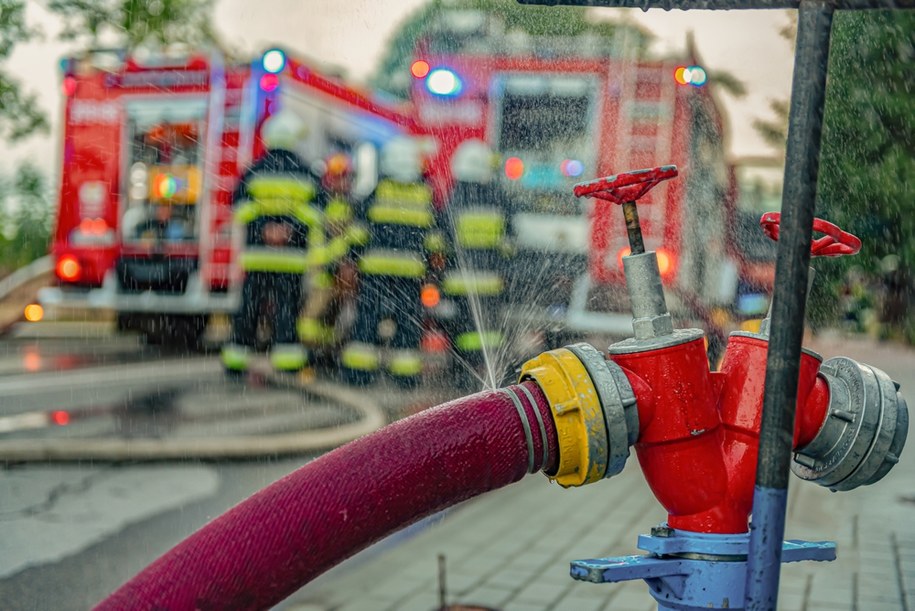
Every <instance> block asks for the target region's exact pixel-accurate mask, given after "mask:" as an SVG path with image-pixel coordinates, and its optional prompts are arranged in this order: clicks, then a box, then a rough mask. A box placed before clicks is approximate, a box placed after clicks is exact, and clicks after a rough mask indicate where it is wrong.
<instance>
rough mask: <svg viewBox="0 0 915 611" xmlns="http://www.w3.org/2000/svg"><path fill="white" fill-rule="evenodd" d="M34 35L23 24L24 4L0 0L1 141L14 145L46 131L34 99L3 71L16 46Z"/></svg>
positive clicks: (34, 34) (31, 29)
mask: <svg viewBox="0 0 915 611" xmlns="http://www.w3.org/2000/svg"><path fill="white" fill-rule="evenodd" d="M37 34H38V31H37V30H35V29H34V28H31V27H29V26H28V25H27V24H26V23H25V3H24V2H22V1H21V0H0V140H9V141H15V140H19V139H21V138H24V137H25V136H27V135H29V134H31V133H33V132H35V131H36V130H42V131H46V130H47V128H48V123H47V120H46V119H45V117H44V114H43V113H42V112H41V110H40V109H39V106H38V101H37V99H36V98H35V95H34V94H32V93H27V92H24V91H23V89H22V84H21V83H20V82H19V81H18V80H16V79H14V78H13V77H11V76H10V75H9V74H8V73H7V71H6V70H4V69H3V64H4V63H5V62H6V60H7V59H9V57H10V55H12V53H13V49H14V48H15V47H16V45H17V44H18V43H21V42H27V41H29V40H31V39H32V38H34V37H35V36H36V35H37Z"/></svg>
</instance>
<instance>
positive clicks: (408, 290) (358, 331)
mask: <svg viewBox="0 0 915 611" xmlns="http://www.w3.org/2000/svg"><path fill="white" fill-rule="evenodd" d="M421 288H422V279H421V278H405V277H401V276H387V275H372V274H363V275H362V277H361V278H360V286H359V297H358V300H357V304H356V321H355V323H354V325H353V331H352V335H351V339H350V341H349V342H348V343H347V345H346V346H345V347H344V349H343V354H342V356H341V361H342V363H341V364H342V365H343V369H344V372H347V373H348V375H349V377H350V378H351V379H352V380H353V381H357V380H358V381H370V380H371V379H372V378H374V374H375V373H376V372H377V371H378V370H379V369H380V368H381V365H382V358H381V357H382V354H381V349H380V348H381V345H382V343H383V342H384V340H385V339H386V338H383V337H382V334H381V332H380V328H379V327H380V325H381V322H382V321H383V320H386V319H389V320H391V321H393V323H394V325H395V328H394V334H393V336H391V338H390V347H391V351H390V355H389V358H388V359H387V362H386V363H385V365H386V368H387V370H388V372H389V373H390V374H391V375H393V376H394V377H395V379H400V380H403V381H405V382H408V383H409V382H413V381H415V380H416V379H417V378H418V376H419V374H420V372H421V370H422V360H421V357H420V354H419V343H420V339H421V338H422V304H421V303H420V290H421ZM353 374H358V375H353Z"/></svg>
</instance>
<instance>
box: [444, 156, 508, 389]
mask: <svg viewBox="0 0 915 611" xmlns="http://www.w3.org/2000/svg"><path fill="white" fill-rule="evenodd" d="M494 161H495V155H494V154H493V151H492V149H490V147H489V146H488V145H487V144H486V143H485V142H483V141H482V140H475V139H471V140H467V141H465V142H463V143H462V144H461V145H460V146H459V147H458V148H457V150H456V151H455V152H454V155H453V156H452V158H451V174H452V177H453V178H454V180H455V185H454V189H453V191H452V192H451V197H450V198H449V201H448V206H447V208H446V211H447V214H448V219H449V223H448V227H449V229H450V231H451V236H450V238H451V240H450V241H451V245H452V252H451V253H450V257H449V261H448V270H447V271H446V273H445V278H444V281H443V283H442V294H443V295H444V296H445V298H446V299H448V300H449V301H451V302H452V303H453V304H454V305H455V306H456V307H455V316H454V317H453V318H452V320H451V322H450V324H448V325H447V330H448V331H449V335H450V336H451V341H452V344H453V346H454V349H455V352H456V353H457V355H458V356H459V357H460V362H461V364H462V365H467V366H469V367H471V368H473V369H475V370H479V369H480V368H481V367H482V366H483V365H484V363H485V362H486V361H489V362H490V363H492V361H493V360H495V359H493V358H492V356H490V358H488V359H487V358H486V357H487V355H494V354H496V353H497V352H498V351H499V349H500V348H501V347H502V345H503V343H504V337H503V334H502V332H501V330H500V327H501V308H502V307H503V293H504V292H505V284H506V283H505V273H504V270H505V267H506V263H507V258H508V257H509V256H510V255H511V251H512V245H511V241H510V236H509V232H510V222H509V215H508V211H507V210H506V207H505V206H506V198H505V197H504V195H503V193H502V191H501V189H500V188H499V186H498V184H497V183H496V181H495V180H494V178H495V177H494ZM474 309H476V311H474ZM496 381H497V382H498V380H496Z"/></svg>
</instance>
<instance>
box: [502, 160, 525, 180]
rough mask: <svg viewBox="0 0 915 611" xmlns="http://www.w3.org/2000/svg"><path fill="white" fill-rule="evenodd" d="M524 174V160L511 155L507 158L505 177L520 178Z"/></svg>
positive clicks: (510, 178)
mask: <svg viewBox="0 0 915 611" xmlns="http://www.w3.org/2000/svg"><path fill="white" fill-rule="evenodd" d="M523 175H524V162H523V161H521V159H520V158H518V157H509V158H508V159H506V160H505V177H506V178H508V179H509V180H518V179H519V178H521V177H522V176H523Z"/></svg>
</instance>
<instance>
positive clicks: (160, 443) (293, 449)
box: [0, 382, 386, 464]
mask: <svg viewBox="0 0 915 611" xmlns="http://www.w3.org/2000/svg"><path fill="white" fill-rule="evenodd" d="M278 383H279V384H283V382H278ZM288 384H289V386H290V387H294V388H296V389H298V390H301V391H303V392H306V393H309V394H313V395H316V396H318V397H320V398H322V399H325V400H330V401H334V402H336V403H340V404H343V405H346V406H347V407H350V408H352V409H355V410H356V411H358V412H359V413H360V414H361V415H362V418H361V419H360V420H359V421H358V422H355V423H353V424H346V425H342V426H339V427H333V428H328V429H320V430H311V431H299V432H295V433H284V434H281V435H251V436H231V437H189V438H182V439H48V440H45V439H42V440H29V439H23V440H19V439H17V440H13V441H3V442H0V463H7V464H8V463H23V462H78V461H91V460H98V461H105V462H125V461H132V462H138V461H139V462H146V461H162V460H178V459H191V460H193V459H198V460H215V459H231V458H235V459H244V458H257V457H261V456H278V455H293V454H305V453H308V452H315V451H318V450H326V449H329V448H334V447H337V446H340V445H343V444H345V443H348V442H350V441H352V440H354V439H357V438H359V437H362V436H363V435H368V434H369V433H372V432H374V431H376V430H378V429H379V428H381V427H382V426H384V425H385V424H386V419H385V416H384V413H383V411H382V409H381V407H380V406H379V405H378V404H377V403H376V402H374V401H373V400H372V399H371V398H369V397H368V396H367V395H363V394H361V393H358V392H356V391H354V390H351V389H349V388H345V387H341V386H337V385H335V384H329V383H327V382H312V383H308V384H304V385H303V384H297V383H292V382H290V383H288Z"/></svg>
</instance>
